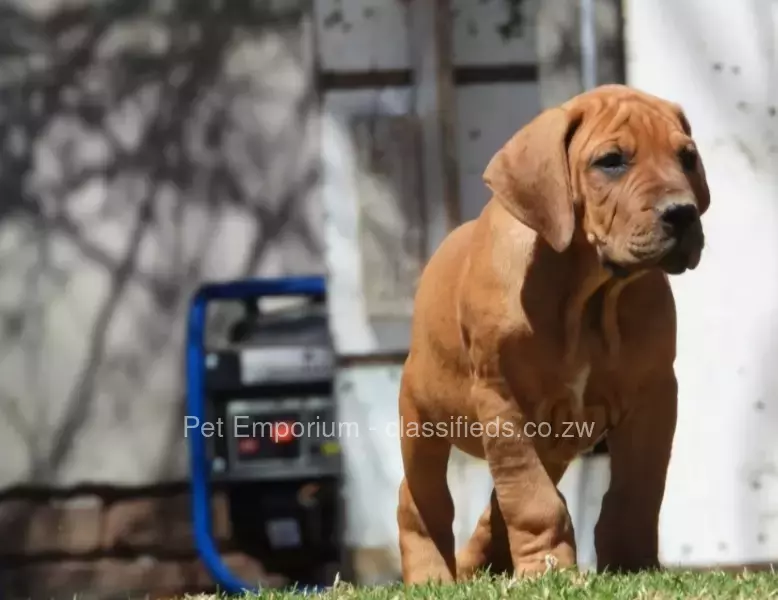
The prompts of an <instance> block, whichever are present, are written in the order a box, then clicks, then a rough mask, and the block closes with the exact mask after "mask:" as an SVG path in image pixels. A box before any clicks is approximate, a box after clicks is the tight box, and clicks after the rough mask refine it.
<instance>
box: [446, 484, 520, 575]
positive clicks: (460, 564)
mask: <svg viewBox="0 0 778 600" xmlns="http://www.w3.org/2000/svg"><path fill="white" fill-rule="evenodd" d="M485 569H489V573H490V574H491V575H502V574H504V573H510V572H512V571H513V562H512V560H511V549H510V545H509V544H508V531H507V529H506V528H505V520H504V519H503V517H502V512H501V511H500V505H499V504H498V503H497V495H496V494H495V492H494V490H492V497H491V499H490V501H489V504H488V506H487V507H486V510H485V511H484V512H483V514H481V517H480V518H479V519H478V523H477V524H476V526H475V531H474V532H473V535H472V536H470V539H469V540H468V541H467V543H466V544H465V545H464V547H463V548H462V549H461V550H460V551H459V552H458V553H457V577H458V578H459V580H460V581H464V580H467V579H471V578H472V577H473V576H474V575H475V574H476V573H477V572H478V571H481V570H485Z"/></svg>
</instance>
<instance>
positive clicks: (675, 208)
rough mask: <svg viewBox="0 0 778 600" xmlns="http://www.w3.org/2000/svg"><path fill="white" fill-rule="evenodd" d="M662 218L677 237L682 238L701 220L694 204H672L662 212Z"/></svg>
mask: <svg viewBox="0 0 778 600" xmlns="http://www.w3.org/2000/svg"><path fill="white" fill-rule="evenodd" d="M660 218H661V219H662V222H663V223H665V224H666V225H667V226H668V228H669V229H670V230H671V231H672V234H673V235H674V236H675V237H680V236H682V235H683V234H684V232H685V231H686V230H687V229H689V227H690V226H691V225H692V224H693V223H694V222H695V221H697V219H699V218H700V213H699V211H698V210H697V207H696V206H695V205H694V204H672V205H671V206H668V207H667V208H666V209H664V210H663V211H662V212H661V214H660Z"/></svg>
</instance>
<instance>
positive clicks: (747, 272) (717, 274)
mask: <svg viewBox="0 0 778 600" xmlns="http://www.w3.org/2000/svg"><path fill="white" fill-rule="evenodd" d="M626 8H627V11H626V12H627V15H626V17H627V43H628V52H627V55H628V61H629V62H628V79H629V83H630V84H632V85H634V86H636V87H638V88H641V89H643V90H646V91H648V92H652V93H654V94H657V95H660V96H664V97H667V98H669V99H671V100H674V101H676V102H679V103H680V104H681V105H682V106H683V107H684V109H685V110H686V112H687V115H688V117H689V120H690V122H691V125H692V128H693V131H694V136H695V138H696V141H697V143H698V145H699V148H700V152H701V155H702V157H703V161H704V163H705V167H706V170H707V174H708V180H709V185H710V188H711V193H712V203H711V208H710V211H709V213H708V214H707V215H706V216H705V217H704V227H705V231H706V236H707V248H706V251H705V253H704V255H703V260H702V263H701V265H700V267H699V268H698V269H697V270H696V271H694V272H692V273H690V274H687V275H684V276H683V277H680V278H677V279H675V280H674V284H673V286H674V290H675V292H676V298H677V306H678V313H679V345H678V353H679V356H678V360H677V362H676V365H677V369H678V377H679V383H680V404H681V407H680V423H679V426H678V430H677V435H676V442H675V448H674V454H673V458H672V463H671V468H670V474H669V481H668V488H667V494H666V499H665V504H664V509H663V513H662V522H661V531H660V536H661V553H662V557H663V559H664V560H665V561H668V562H675V563H683V564H686V565H692V564H712V563H713V564H715V563H742V562H757V561H771V560H775V559H777V558H778V436H776V431H777V429H778V396H777V393H778V336H777V335H776V334H778V264H776V258H778V116H776V114H775V113H776V108H778V62H777V61H778V46H776V43H777V40H776V31H777V27H778V2H775V1H774V0H773V1H771V0H742V1H740V2H737V3H735V2H728V1H725V0H686V1H684V2H677V1H676V0H651V1H650V2H649V1H646V0H627V2H626Z"/></svg>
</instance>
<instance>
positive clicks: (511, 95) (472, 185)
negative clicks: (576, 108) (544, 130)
mask: <svg viewBox="0 0 778 600" xmlns="http://www.w3.org/2000/svg"><path fill="white" fill-rule="evenodd" d="M539 111H540V95H539V90H538V86H537V84H535V83H499V84H496V83H494V84H488V85H468V86H460V87H458V88H457V152H458V154H457V160H458V161H459V181H460V199H461V202H462V219H463V220H468V219H474V218H476V217H477V216H478V215H479V214H480V213H481V210H482V209H483V207H484V205H485V203H486V202H487V201H488V200H489V193H488V192H489V191H488V189H487V188H486V186H485V185H484V182H483V173H484V169H485V168H486V165H487V163H488V162H489V160H491V158H492V156H494V154H495V153H496V152H497V151H498V150H499V149H500V148H501V147H502V146H503V144H505V142H507V141H508V139H509V138H510V137H511V136H512V135H513V134H514V133H515V132H516V131H517V130H519V129H521V128H522V127H523V126H524V125H526V124H527V123H529V122H530V121H531V120H532V118H533V117H534V116H535V115H536V114H537V113H538V112H539Z"/></svg>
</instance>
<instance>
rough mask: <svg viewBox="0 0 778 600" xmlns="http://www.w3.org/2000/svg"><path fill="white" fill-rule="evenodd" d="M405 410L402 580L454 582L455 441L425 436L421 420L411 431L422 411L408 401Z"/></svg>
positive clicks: (399, 510)
mask: <svg viewBox="0 0 778 600" xmlns="http://www.w3.org/2000/svg"><path fill="white" fill-rule="evenodd" d="M402 405H403V403H402V401H401V406H402ZM401 415H402V417H403V421H404V429H405V430H404V431H401V432H400V435H401V437H400V447H401V450H402V457H403V466H404V469H405V478H404V479H403V481H402V484H401V485H400V497H399V505H398V508H397V524H398V526H399V534H400V554H401V557H402V572H403V581H404V582H405V583H406V584H413V583H423V582H425V581H439V582H451V581H453V580H454V579H455V578H456V560H455V557H454V550H455V547H454V531H453V524H454V502H453V500H452V498H451V492H450V491H449V488H448V482H447V480H446V474H447V467H448V458H449V455H450V453H451V445H450V444H449V442H448V440H446V439H444V438H441V437H434V436H432V437H425V436H423V435H422V434H421V431H420V430H421V423H420V422H419V421H418V420H417V421H416V423H418V424H419V430H418V431H417V432H416V435H412V434H413V432H411V431H409V428H408V424H409V423H412V422H413V421H414V419H418V414H417V413H416V411H415V410H413V409H408V407H407V404H406V410H404V411H403V410H401Z"/></svg>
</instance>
